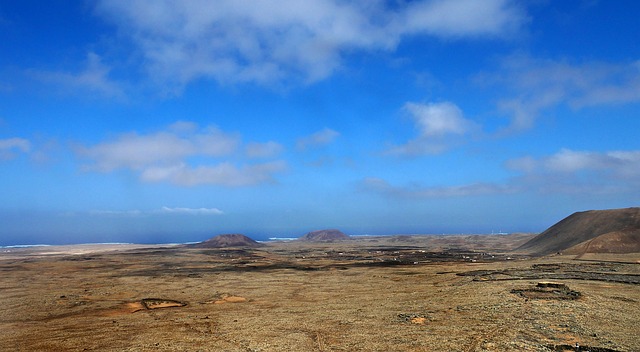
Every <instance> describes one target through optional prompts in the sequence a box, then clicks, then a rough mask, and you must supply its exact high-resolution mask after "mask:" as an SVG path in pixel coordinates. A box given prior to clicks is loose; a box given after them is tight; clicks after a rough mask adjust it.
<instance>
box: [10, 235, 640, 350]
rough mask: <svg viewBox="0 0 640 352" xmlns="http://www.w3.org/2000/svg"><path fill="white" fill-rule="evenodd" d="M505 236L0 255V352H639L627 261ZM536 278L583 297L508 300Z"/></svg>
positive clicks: (636, 289)
mask: <svg viewBox="0 0 640 352" xmlns="http://www.w3.org/2000/svg"><path fill="white" fill-rule="evenodd" d="M436 240H437V241H436ZM510 240H511V241H512V242H505V241H507V238H506V237H504V238H503V239H502V242H500V239H499V238H497V239H495V238H494V239H489V238H487V240H486V241H484V242H483V240H482V239H477V238H468V239H467V240H466V243H467V247H469V248H468V249H475V250H476V252H471V251H469V252H464V251H462V250H461V249H462V248H463V247H465V246H464V245H463V244H464V243H465V241H461V240H460V239H459V238H455V239H453V238H452V239H451V243H452V245H451V246H450V247H449V248H448V249H447V245H446V243H445V242H446V241H444V240H443V239H442V238H437V239H433V238H432V239H424V240H416V239H415V238H413V239H407V238H401V239H399V240H391V239H384V240H377V239H362V240H357V241H349V242H348V243H339V244H338V243H334V244H331V243H329V244H304V243H299V242H298V243H277V244H271V245H269V246H267V247H264V248H259V249H251V250H239V249H219V250H216V249H211V250H200V249H199V250H196V249H180V248H174V247H157V248H149V247H148V246H143V247H146V248H140V247H136V248H118V247H115V248H114V247H110V248H106V247H101V248H98V250H90V251H83V252H81V253H77V248H76V249H75V250H76V251H75V252H65V250H64V249H61V250H58V251H57V252H56V253H51V251H50V248H49V252H48V253H46V254H42V253H38V251H33V250H32V251H31V252H29V253H21V254H20V255H18V254H16V253H15V252H13V253H0V273H1V276H0V298H1V300H0V302H1V303H2V309H1V310H0V350H3V351H5V350H6V351H176V350H189V351H516V350H517V351H555V350H563V349H562V346H563V345H575V343H579V344H580V345H582V346H591V350H592V351H598V350H599V351H640V339H638V326H640V304H639V302H640V284H639V282H640V281H639V278H640V265H638V264H636V263H634V262H633V260H627V261H630V262H629V263H614V262H600V261H597V258H596V260H595V261H588V262H587V261H576V260H573V257H568V256H566V257H562V256H559V257H550V258H538V259H531V258H524V257H515V256H509V255H508V254H503V255H499V254H498V252H504V251H505V250H506V249H508V248H511V247H513V246H514V245H515V244H516V243H519V241H520V242H521V240H522V238H511V239H510ZM443 241H444V242H443ZM496 241H497V242H496ZM489 246H494V247H496V251H495V252H487V251H486V250H487V248H488V247H489ZM72 250H74V249H69V251H72ZM69 253H73V254H69ZM492 253H495V255H494V254H492ZM492 256H493V257H492ZM590 259H592V260H593V259H594V258H590ZM609 259H610V258H609ZM581 275H582V276H581ZM585 275H587V276H585ZM578 277H579V278H580V279H576V278H578ZM541 280H555V281H560V282H562V283H564V284H566V285H567V286H568V287H570V288H571V290H574V291H577V292H580V297H579V298H578V299H562V298H563V297H560V296H559V297H558V298H557V299H528V298H525V297H523V296H521V295H519V294H517V293H514V292H516V291H517V290H522V289H531V288H534V287H535V286H536V284H537V282H539V281H541ZM512 290H516V291H514V292H512ZM567 350H573V349H567Z"/></svg>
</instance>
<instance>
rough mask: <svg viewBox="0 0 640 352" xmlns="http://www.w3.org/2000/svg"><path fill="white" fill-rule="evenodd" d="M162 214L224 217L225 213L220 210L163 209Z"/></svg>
mask: <svg viewBox="0 0 640 352" xmlns="http://www.w3.org/2000/svg"><path fill="white" fill-rule="evenodd" d="M160 212H162V213H169V214H190V215H222V214H224V212H223V211H222V210H220V209H218V208H169V207H162V208H161V209H160Z"/></svg>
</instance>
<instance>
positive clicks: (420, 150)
mask: <svg viewBox="0 0 640 352" xmlns="http://www.w3.org/2000/svg"><path fill="white" fill-rule="evenodd" d="M404 111H406V112H408V113H409V116H410V117H411V119H412V120H413V121H414V123H415V125H416V129H417V130H418V136H417V137H416V138H415V139H412V140H410V141H408V142H407V143H405V144H403V145H400V146H394V147H392V148H390V149H389V150H388V151H387V154H390V155H423V154H438V153H442V152H444V151H446V150H448V149H449V148H451V147H452V146H454V145H456V144H457V143H459V142H460V140H461V138H462V137H464V136H465V135H467V134H469V133H471V132H473V131H474V130H476V129H477V125H476V124H475V123H474V122H473V121H471V120H468V119H466V118H464V116H463V113H462V110H460V108H459V107H458V106H456V105H455V104H453V103H450V102H442V103H429V104H420V103H411V102H409V103H406V104H405V106H404Z"/></svg>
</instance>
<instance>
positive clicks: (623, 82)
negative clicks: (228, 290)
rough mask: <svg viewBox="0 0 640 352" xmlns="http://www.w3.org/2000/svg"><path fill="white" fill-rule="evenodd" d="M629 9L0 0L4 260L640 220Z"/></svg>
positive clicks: (497, 0)
mask: <svg viewBox="0 0 640 352" xmlns="http://www.w3.org/2000/svg"><path fill="white" fill-rule="evenodd" d="M638 18H640V3H638V2H637V1H593V0H591V1H586V0H585V1H578V0H573V1H538V0H531V1H509V0H477V1H476V0H457V1H443V0H427V1H402V0H400V1H369V0H367V1H348V2H343V1H333V0H327V1H320V0H309V1H293V0H292V1H288V0H286V1H237V0H234V1H215V2H210V1H195V0H194V1H141V0H138V1H124V0H123V1H119V0H109V1H86V2H85V1H50V2H42V1H0V53H2V54H1V55H0V194H1V195H2V202H1V203H0V245H12V244H31V243H52V244H55V243H87V242H144V243H164V242H182V241H198V240H203V239H205V238H208V237H211V236H213V235H215V234H219V233H228V232H240V233H244V234H247V235H250V236H252V237H254V238H258V239H264V238H267V237H274V236H281V237H291V236H298V235H302V234H304V233H306V232H308V231H311V230H316V229H321V228H339V229H342V230H343V231H344V232H346V233H349V234H397V233H490V232H492V231H506V232H511V231H531V232H537V231H542V230H544V229H545V228H546V227H548V226H550V225H552V224H553V223H554V222H556V221H558V220H560V219H561V218H563V217H565V216H567V215H569V214H571V213H572V212H574V211H581V210H588V209H604V208H619V207H630V206H638V205H640V204H638V200H639V199H640V138H638V135H639V131H640V40H638V34H640V22H639V21H638V20H637V19H638Z"/></svg>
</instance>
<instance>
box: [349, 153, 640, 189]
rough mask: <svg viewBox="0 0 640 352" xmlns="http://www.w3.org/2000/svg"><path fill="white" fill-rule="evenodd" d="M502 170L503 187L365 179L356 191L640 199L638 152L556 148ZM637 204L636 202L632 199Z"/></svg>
mask: <svg viewBox="0 0 640 352" xmlns="http://www.w3.org/2000/svg"><path fill="white" fill-rule="evenodd" d="M505 166H506V167H507V168H508V169H510V170H513V171H515V172H516V173H517V175H514V176H512V177H510V178H508V179H506V180H505V181H503V182H500V183H495V182H474V183H469V184H464V185H443V186H422V185H419V184H415V183H414V184H409V185H406V186H396V185H393V184H391V183H389V182H388V181H386V180H384V179H380V178H375V177H370V178H366V179H364V180H363V181H362V182H361V183H360V187H361V188H362V189H363V190H365V191H368V192H374V193H378V194H381V195H383V196H386V197H390V198H402V199H417V200H419V199H437V198H451V197H469V196H484V195H497V194H516V193H538V194H554V195H560V194H570V195H572V196H576V197H591V196H606V195H611V194H624V195H626V196H627V197H629V198H631V199H633V198H634V197H637V196H638V195H640V150H629V151H605V152H588V151H573V150H569V149H562V150H560V151H558V152H557V153H555V154H552V155H548V156H544V157H540V158H534V157H531V156H525V157H522V158H517V159H512V160H508V161H507V162H506V163H505ZM636 199H637V198H636Z"/></svg>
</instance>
